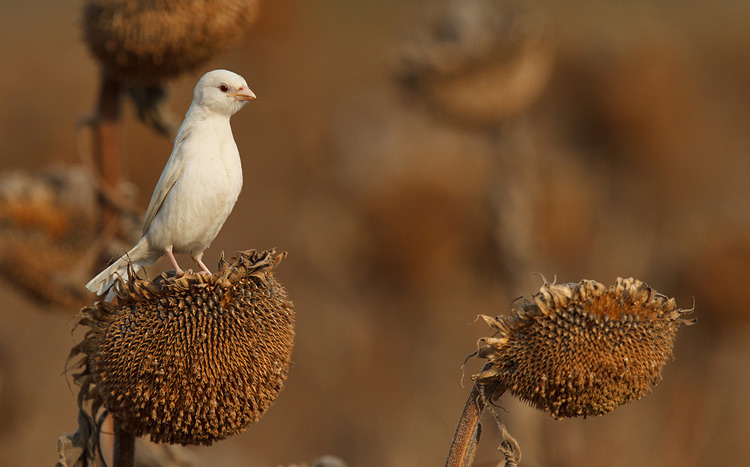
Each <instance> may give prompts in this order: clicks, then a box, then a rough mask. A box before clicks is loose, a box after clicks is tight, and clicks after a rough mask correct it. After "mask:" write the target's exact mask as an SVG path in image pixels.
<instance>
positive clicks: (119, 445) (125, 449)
mask: <svg viewBox="0 0 750 467" xmlns="http://www.w3.org/2000/svg"><path fill="white" fill-rule="evenodd" d="M113 424H114V426H115V445H114V453H113V454H112V467H133V466H134V465H135V435H133V434H131V433H129V432H127V431H125V430H123V429H122V428H121V427H120V424H119V423H118V422H117V420H113Z"/></svg>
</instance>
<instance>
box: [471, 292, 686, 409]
mask: <svg viewBox="0 0 750 467" xmlns="http://www.w3.org/2000/svg"><path fill="white" fill-rule="evenodd" d="M689 311H692V310H682V309H679V308H677V306H676V305H675V301H674V299H668V298H667V297H665V296H663V295H660V294H658V293H656V292H655V291H654V290H653V289H651V288H650V287H649V286H648V285H646V284H645V283H643V282H641V281H639V280H636V279H633V278H628V279H622V278H618V279H617V281H616V283H615V285H613V286H610V287H605V286H604V285H602V284H600V283H598V282H595V281H591V280H583V281H581V282H579V283H577V284H559V285H558V284H548V283H546V282H545V283H544V285H542V287H541V289H540V291H539V293H538V294H536V295H534V296H533V297H532V298H531V300H526V299H523V301H522V302H521V303H520V309H519V310H518V311H516V312H515V313H513V314H512V315H511V316H499V317H497V318H492V317H489V316H482V318H483V319H484V321H485V322H487V324H489V325H490V326H492V327H494V328H495V329H496V330H497V334H496V335H495V336H494V337H485V338H482V339H480V340H479V344H478V345H479V349H478V351H477V355H478V356H479V357H482V358H486V359H487V360H488V365H487V366H486V367H485V369H484V371H482V372H481V373H479V374H478V375H475V376H474V380H475V381H476V382H477V383H479V384H484V385H488V386H490V387H494V396H495V397H499V395H501V394H502V393H503V392H504V391H505V390H509V391H510V392H511V394H513V395H514V396H516V397H519V398H520V399H522V400H523V401H525V402H528V403H530V404H531V405H532V406H534V407H535V408H537V409H540V410H544V411H547V412H549V413H550V414H551V415H552V416H553V417H555V418H562V417H576V416H584V417H585V416H589V415H602V414H605V413H607V412H609V411H611V410H613V409H615V408H617V407H619V406H620V405H622V404H625V403H626V402H630V401H632V400H634V399H640V398H641V397H643V396H644V395H645V394H647V393H648V392H649V391H650V390H651V387H652V386H655V385H656V384H657V383H658V382H659V380H660V379H661V370H662V368H663V367H664V364H665V363H666V362H667V360H668V359H670V358H672V347H673V345H674V341H675V337H676V334H677V330H678V329H679V327H680V325H681V324H692V323H693V322H694V320H686V319H683V318H682V315H683V314H685V313H687V312H689Z"/></svg>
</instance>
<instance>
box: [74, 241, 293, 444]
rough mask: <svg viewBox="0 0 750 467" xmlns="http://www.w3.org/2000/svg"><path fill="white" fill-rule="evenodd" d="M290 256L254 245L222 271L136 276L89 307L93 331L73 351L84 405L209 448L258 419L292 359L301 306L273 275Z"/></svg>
mask: <svg viewBox="0 0 750 467" xmlns="http://www.w3.org/2000/svg"><path fill="white" fill-rule="evenodd" d="M283 256H284V255H276V254H275V253H274V251H273V250H271V251H266V252H263V253H257V252H256V251H254V250H249V251H245V252H242V253H241V254H239V256H238V257H237V258H236V259H235V260H234V261H233V262H232V263H231V264H227V263H226V262H224V261H223V260H222V261H221V262H220V264H219V271H218V272H217V273H216V274H214V275H206V274H186V275H185V276H183V277H181V278H179V279H174V278H170V279H167V278H166V276H165V275H162V276H161V277H160V278H158V279H157V280H156V281H153V282H151V281H148V280H141V279H134V280H132V281H130V282H127V283H120V284H119V285H118V290H117V304H111V303H106V302H96V303H95V304H93V305H90V306H88V307H86V308H83V309H82V310H81V312H80V320H79V323H80V324H82V325H85V326H88V327H89V328H90V330H89V331H88V332H87V334H86V337H85V339H84V340H83V342H81V343H80V344H78V345H77V346H76V347H75V348H74V349H73V351H72V352H71V356H76V355H78V356H81V360H80V362H79V365H80V366H82V367H83V368H84V370H83V372H82V373H80V374H78V375H76V378H75V379H76V382H77V383H79V384H80V385H81V395H80V396H79V397H80V399H81V403H83V402H85V401H86V400H91V401H92V412H93V413H94V414H95V413H96V412H97V411H98V409H99V408H100V407H101V406H104V407H105V408H106V409H107V410H108V411H109V412H111V413H112V415H113V416H114V417H115V418H116V419H117V421H118V423H119V424H120V426H122V427H123V428H124V429H125V430H126V431H128V432H130V433H132V434H134V435H137V436H140V435H144V434H149V435H150V436H151V439H152V440H153V441H155V442H167V443H180V444H205V445H209V444H211V443H212V442H213V441H216V440H221V439H224V438H226V437H227V436H230V435H232V434H235V433H238V432H240V431H243V430H244V429H245V427H246V426H247V425H248V424H250V423H253V422H256V421H258V420H259V419H260V418H261V416H262V415H263V414H264V413H265V411H266V409H268V408H269V407H270V406H271V404H273V402H274V400H275V399H276V397H277V395H278V394H279V391H281V389H282V388H283V385H284V381H285V380H286V376H287V371H288V369H289V366H290V364H291V353H292V346H293V343H294V306H293V304H292V302H291V301H290V300H289V299H288V297H287V294H286V291H285V290H284V288H283V287H282V286H281V284H279V283H278V282H277V281H276V279H275V278H274V275H273V273H272V272H271V270H272V268H273V267H274V266H275V265H276V264H277V263H278V262H279V261H280V260H281V258H283Z"/></svg>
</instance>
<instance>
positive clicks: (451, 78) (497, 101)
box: [399, 0, 552, 127]
mask: <svg viewBox="0 0 750 467" xmlns="http://www.w3.org/2000/svg"><path fill="white" fill-rule="evenodd" d="M527 3H528V2H523V1H503V2H498V1H496V0H468V1H467V0H464V1H461V2H435V3H432V4H430V5H429V6H430V7H431V10H428V11H426V13H425V15H424V16H423V17H422V18H419V19H417V20H416V21H414V22H411V23H409V24H410V27H409V29H408V31H407V34H408V35H409V37H407V38H406V40H405V41H404V43H403V45H402V51H401V58H402V60H401V67H400V73H399V79H400V81H401V83H402V84H405V85H406V86H407V88H408V89H410V90H412V91H415V92H416V94H417V95H418V96H420V97H421V98H422V99H423V100H424V102H425V103H427V104H428V107H429V108H430V109H431V110H432V111H433V112H434V113H436V114H438V115H441V116H444V117H447V118H448V119H450V120H453V121H455V122H458V123H461V124H466V125H473V126H479V127H482V126H494V125H497V124H498V123H501V122H503V121H505V120H507V119H509V118H511V117H514V116H516V115H518V114H519V113H521V112H523V111H524V110H526V109H527V108H528V107H529V106H530V105H531V104H532V103H533V102H534V101H535V100H536V99H537V97H538V96H539V95H540V94H541V91H542V90H543V89H544V87H545V85H546V83H547V81H548V78H549V74H550V69H551V64H552V47H551V43H550V41H549V38H548V37H547V36H548V34H547V31H546V25H545V22H544V20H543V19H542V18H541V15H540V14H539V13H538V12H537V11H535V10H533V9H531V8H530V7H529V5H528V4H527Z"/></svg>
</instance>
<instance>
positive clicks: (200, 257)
mask: <svg viewBox="0 0 750 467" xmlns="http://www.w3.org/2000/svg"><path fill="white" fill-rule="evenodd" d="M191 257H192V258H193V261H195V264H197V265H198V266H200V267H201V269H202V270H203V272H205V273H206V274H213V273H212V272H211V270H210V269H208V268H207V267H206V265H205V264H203V252H200V253H198V254H195V255H191Z"/></svg>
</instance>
